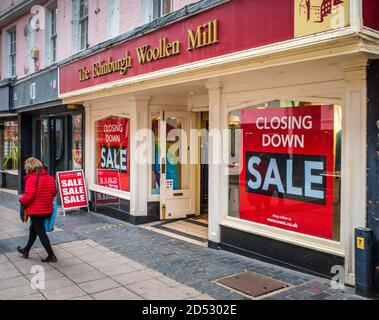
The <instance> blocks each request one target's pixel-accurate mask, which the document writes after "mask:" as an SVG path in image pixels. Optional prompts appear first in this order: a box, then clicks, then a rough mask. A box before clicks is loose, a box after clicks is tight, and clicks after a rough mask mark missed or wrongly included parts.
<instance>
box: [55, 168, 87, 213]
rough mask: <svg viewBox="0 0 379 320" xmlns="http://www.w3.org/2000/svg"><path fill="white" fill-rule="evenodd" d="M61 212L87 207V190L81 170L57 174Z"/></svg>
mask: <svg viewBox="0 0 379 320" xmlns="http://www.w3.org/2000/svg"><path fill="white" fill-rule="evenodd" d="M57 180H58V186H59V192H60V196H61V200H62V208H63V210H69V209H75V208H81V207H88V198H87V190H86V184H85V179H84V173H83V171H82V170H77V171H64V172H57Z"/></svg>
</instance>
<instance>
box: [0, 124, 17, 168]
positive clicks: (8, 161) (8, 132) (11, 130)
mask: <svg viewBox="0 0 379 320" xmlns="http://www.w3.org/2000/svg"><path fill="white" fill-rule="evenodd" d="M2 152H3V163H2V168H3V169H4V170H6V171H7V172H9V173H13V174H17V172H18V155H19V147H18V126H17V121H5V122H4V143H3V150H2Z"/></svg>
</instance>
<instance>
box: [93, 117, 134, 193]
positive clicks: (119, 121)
mask: <svg viewBox="0 0 379 320" xmlns="http://www.w3.org/2000/svg"><path fill="white" fill-rule="evenodd" d="M129 124H130V122H129V119H128V118H124V117H116V116H111V117H107V118H105V119H101V120H98V121H96V126H95V127H96V150H97V151H96V152H97V156H96V183H97V184H98V185H100V186H104V187H108V188H111V189H118V190H122V191H130V187H129V181H130V149H129V130H130V126H129Z"/></svg>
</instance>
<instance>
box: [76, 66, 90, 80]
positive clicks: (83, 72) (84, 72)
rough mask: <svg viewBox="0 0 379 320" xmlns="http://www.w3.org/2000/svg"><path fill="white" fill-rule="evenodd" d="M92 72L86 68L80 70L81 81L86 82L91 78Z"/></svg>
mask: <svg viewBox="0 0 379 320" xmlns="http://www.w3.org/2000/svg"><path fill="white" fill-rule="evenodd" d="M89 74H90V72H89V71H88V70H87V68H86V67H83V68H80V69H79V75H80V81H86V80H88V79H89V78H90V75H89Z"/></svg>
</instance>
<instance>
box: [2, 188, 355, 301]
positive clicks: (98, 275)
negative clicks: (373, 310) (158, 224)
mask: <svg viewBox="0 0 379 320" xmlns="http://www.w3.org/2000/svg"><path fill="white" fill-rule="evenodd" d="M3 205H6V207H7V208H5V207H4V206H3ZM17 207H18V206H17V204H16V197H15V196H13V195H9V194H8V195H4V194H2V193H1V192H0V299H170V300H174V299H211V298H214V299H227V300H231V299H250V298H249V297H247V296H244V295H242V294H240V293H239V292H236V291H233V290H229V289H228V288H225V287H222V286H220V285H218V284H217V283H216V281H217V280H218V279H220V278H223V277H226V276H229V275H234V274H237V273H239V272H243V271H253V272H256V273H259V274H261V275H264V276H268V277H271V278H273V279H277V280H280V281H283V282H286V283H287V284H289V285H290V288H289V289H287V290H284V291H282V292H279V293H275V294H272V295H269V296H266V297H263V299H285V300H297V299H314V300H323V299H326V300H332V299H333V300H334V299H336V300H342V299H343V300H346V299H349V300H350V299H354V300H355V299H361V298H360V297H358V296H356V295H354V290H353V289H351V288H349V287H346V288H345V290H340V289H338V290H336V289H333V288H331V284H330V281H329V280H327V279H323V278H319V277H314V276H310V275H307V274H303V273H299V272H296V271H293V270H289V269H286V268H282V267H278V266H275V265H271V264H267V263H264V262H260V261H257V260H254V259H249V258H246V257H243V256H240V255H236V254H233V253H229V252H225V251H222V250H214V249H210V248H206V247H202V246H198V245H195V244H192V243H189V242H185V241H182V240H179V239H174V238H171V237H168V236H166V235H162V234H159V233H156V232H152V231H150V230H146V229H144V228H141V227H139V226H134V225H131V224H128V223H124V222H120V221H119V220H116V219H112V218H109V217H106V216H103V215H99V214H95V213H86V212H83V211H81V212H74V213H69V214H68V215H67V216H66V217H62V216H59V217H58V221H57V226H58V228H59V230H58V231H56V232H54V233H51V234H50V235H49V236H50V239H51V240H52V243H53V244H54V249H55V251H56V254H57V256H58V259H59V261H58V263H53V264H48V265H45V275H46V282H45V289H39V290H33V289H32V288H31V286H30V281H29V280H30V279H31V278H33V276H35V275H33V274H31V268H32V267H33V266H34V265H42V263H40V256H41V255H43V254H44V252H43V251H44V250H43V249H42V248H40V244H39V243H37V247H36V249H34V250H33V252H32V254H31V259H29V260H25V259H23V258H21V257H20V256H19V254H18V253H16V252H14V251H15V248H16V247H17V245H23V244H24V243H25V242H26V241H27V227H28V226H27V225H24V224H22V223H20V222H19V221H18V219H19V218H18V213H17V212H16V211H15V210H16V208H17Z"/></svg>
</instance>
